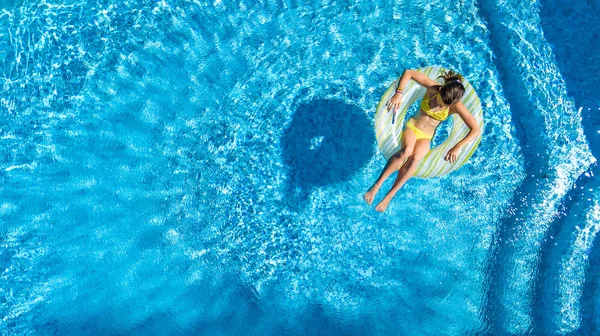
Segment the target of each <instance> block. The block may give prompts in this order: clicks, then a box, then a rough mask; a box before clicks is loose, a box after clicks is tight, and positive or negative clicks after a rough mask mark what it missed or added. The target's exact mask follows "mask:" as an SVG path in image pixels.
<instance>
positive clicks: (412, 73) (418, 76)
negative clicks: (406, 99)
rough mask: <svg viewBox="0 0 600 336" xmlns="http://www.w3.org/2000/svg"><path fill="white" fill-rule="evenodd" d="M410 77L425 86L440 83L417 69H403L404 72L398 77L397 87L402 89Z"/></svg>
mask: <svg viewBox="0 0 600 336" xmlns="http://www.w3.org/2000/svg"><path fill="white" fill-rule="evenodd" d="M411 79H414V80H415V82H417V83H419V84H421V85H423V86H424V87H426V88H429V87H431V86H435V85H440V84H439V83H437V82H435V81H434V80H433V79H431V78H429V77H427V75H425V74H424V73H422V72H418V71H417V70H404V73H402V77H400V81H399V82H398V89H399V90H403V91H404V88H405V87H406V84H408V81H409V80H411Z"/></svg>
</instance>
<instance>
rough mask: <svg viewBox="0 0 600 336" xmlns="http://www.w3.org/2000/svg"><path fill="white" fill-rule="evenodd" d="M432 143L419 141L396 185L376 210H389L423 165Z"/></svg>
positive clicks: (425, 140) (423, 140)
mask: <svg viewBox="0 0 600 336" xmlns="http://www.w3.org/2000/svg"><path fill="white" fill-rule="evenodd" d="M430 143H431V141H430V140H429V139H419V140H417V141H416V143H415V149H414V150H413V154H412V156H411V157H410V158H409V159H408V161H407V162H406V164H405V165H404V166H402V168H400V170H398V175H397V176H396V180H395V181H394V185H392V188H391V189H390V191H388V193H387V194H386V195H385V197H384V198H383V199H382V200H381V202H379V204H377V206H376V207H375V210H377V211H379V212H383V211H385V209H387V206H388V204H390V201H391V200H392V198H394V196H395V195H396V193H397V192H398V190H400V188H402V186H403V185H404V183H406V181H408V179H410V178H411V177H412V176H413V175H414V173H415V171H416V170H417V167H419V163H421V160H422V159H423V157H425V154H427V152H429V148H430V147H429V145H430Z"/></svg>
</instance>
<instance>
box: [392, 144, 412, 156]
mask: <svg viewBox="0 0 600 336" xmlns="http://www.w3.org/2000/svg"><path fill="white" fill-rule="evenodd" d="M412 153H413V148H412V147H408V146H407V147H404V148H402V149H401V150H399V151H398V153H396V154H395V155H394V157H398V158H400V157H401V158H403V159H408V157H409V156H411V155H412Z"/></svg>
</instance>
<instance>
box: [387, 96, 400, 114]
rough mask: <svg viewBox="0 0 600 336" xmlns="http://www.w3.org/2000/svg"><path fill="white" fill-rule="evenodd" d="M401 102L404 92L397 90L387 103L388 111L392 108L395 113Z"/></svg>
mask: <svg viewBox="0 0 600 336" xmlns="http://www.w3.org/2000/svg"><path fill="white" fill-rule="evenodd" d="M400 103H402V93H399V92H396V93H395V94H394V95H393V96H392V98H391V99H390V100H388V102H387V103H386V104H385V106H387V109H388V112H389V111H390V110H392V111H393V112H394V113H396V111H397V110H398V108H399V107H400Z"/></svg>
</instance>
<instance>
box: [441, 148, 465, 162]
mask: <svg viewBox="0 0 600 336" xmlns="http://www.w3.org/2000/svg"><path fill="white" fill-rule="evenodd" d="M461 149H462V148H461V147H460V146H458V145H456V146H454V147H452V149H450V150H449V151H448V153H447V154H446V156H445V157H444V160H446V161H448V162H449V163H454V162H456V158H457V157H458V154H460V150H461Z"/></svg>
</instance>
